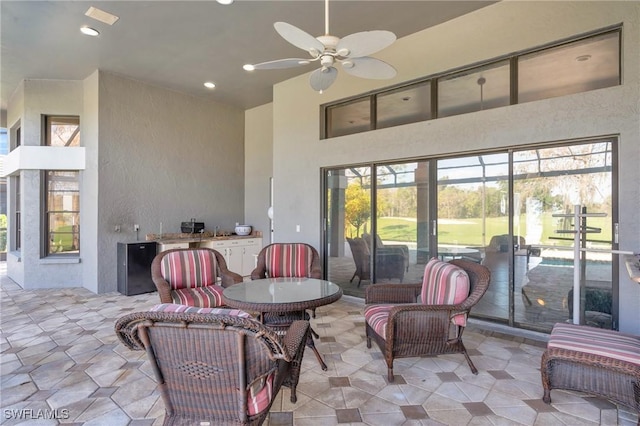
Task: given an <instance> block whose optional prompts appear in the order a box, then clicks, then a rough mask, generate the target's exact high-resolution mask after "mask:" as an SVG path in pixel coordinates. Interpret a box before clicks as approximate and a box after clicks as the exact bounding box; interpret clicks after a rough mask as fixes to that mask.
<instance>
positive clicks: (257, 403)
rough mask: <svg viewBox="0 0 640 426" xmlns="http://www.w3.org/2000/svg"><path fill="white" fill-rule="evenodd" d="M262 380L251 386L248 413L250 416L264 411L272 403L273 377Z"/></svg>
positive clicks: (248, 394)
mask: <svg viewBox="0 0 640 426" xmlns="http://www.w3.org/2000/svg"><path fill="white" fill-rule="evenodd" d="M274 374H275V373H271V374H269V375H268V376H267V377H266V378H264V377H263V378H261V379H259V380H258V381H256V382H254V383H253V384H252V385H251V386H249V392H247V411H248V412H249V415H250V416H253V415H254V414H258V413H260V412H262V411H264V410H265V409H266V408H267V407H268V406H269V403H270V402H271V397H272V396H273V375H274Z"/></svg>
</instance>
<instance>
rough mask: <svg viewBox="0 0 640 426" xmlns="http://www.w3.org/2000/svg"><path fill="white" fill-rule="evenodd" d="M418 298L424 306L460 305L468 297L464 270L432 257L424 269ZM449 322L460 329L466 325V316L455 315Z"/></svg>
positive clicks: (467, 280) (467, 284) (467, 285)
mask: <svg viewBox="0 0 640 426" xmlns="http://www.w3.org/2000/svg"><path fill="white" fill-rule="evenodd" d="M420 297H421V299H422V303H424V304H425V305H455V304H458V303H462V302H463V301H464V300H465V299H466V298H467V297H469V275H467V272H466V271H465V270H464V269H462V268H460V267H458V266H456V265H452V264H450V263H448V262H443V261H441V260H439V259H437V258H435V257H434V258H432V259H431V260H429V262H427V265H426V266H425V268H424V278H423V279H422V292H421V293H420ZM451 320H452V321H453V323H454V324H456V325H459V326H462V327H464V326H466V325H467V315H466V314H460V315H456V316H454V317H453V318H452V319H451Z"/></svg>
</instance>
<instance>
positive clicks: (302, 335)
mask: <svg viewBox="0 0 640 426" xmlns="http://www.w3.org/2000/svg"><path fill="white" fill-rule="evenodd" d="M308 334H309V321H303V320H298V321H294V322H293V323H291V326H290V327H289V329H288V330H287V333H286V334H285V335H284V337H283V338H282V343H283V345H284V347H285V348H286V351H287V353H286V360H287V361H291V360H293V359H296V358H297V356H296V355H297V354H298V353H299V352H301V351H302V352H303V351H304V347H305V346H304V345H305V343H306V342H307V337H308Z"/></svg>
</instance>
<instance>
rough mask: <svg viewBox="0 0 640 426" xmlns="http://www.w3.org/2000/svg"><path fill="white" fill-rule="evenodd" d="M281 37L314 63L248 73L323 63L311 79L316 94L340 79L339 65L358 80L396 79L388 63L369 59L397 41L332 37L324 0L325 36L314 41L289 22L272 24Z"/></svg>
mask: <svg viewBox="0 0 640 426" xmlns="http://www.w3.org/2000/svg"><path fill="white" fill-rule="evenodd" d="M273 27H274V28H275V30H276V31H277V32H278V34H280V36H281V37H282V38H283V39H285V40H286V41H288V42H289V43H291V44H292V45H294V46H296V47H297V48H299V49H302V50H305V51H306V52H308V53H309V55H311V59H301V58H288V59H277V60H274V61H267V62H261V63H258V64H246V65H244V66H243V68H244V69H245V70H246V71H253V70H268V69H284V68H293V67H298V66H303V65H308V64H310V63H311V62H320V68H318V69H317V70H315V71H313V72H312V73H311V75H310V76H309V83H310V85H311V87H312V88H313V90H316V91H318V92H321V93H322V91H324V90H326V89H328V88H329V87H330V86H331V85H332V84H333V82H334V81H335V80H336V78H337V76H338V70H337V69H336V67H335V65H336V63H339V64H340V65H341V66H342V69H343V70H344V71H345V72H347V73H348V74H351V75H353V76H355V77H360V78H369V79H389V78H393V77H395V75H396V69H395V68H394V67H393V66H391V65H389V64H388V63H386V62H384V61H382V60H380V59H376V58H372V57H370V56H369V55H371V54H373V53H376V52H378V51H380V50H382V49H384V48H385V47H388V46H390V45H391V44H393V42H394V41H395V40H396V36H395V34H394V33H392V32H391V31H384V30H375V31H363V32H358V33H354V34H350V35H348V36H346V37H343V38H339V37H336V36H333V35H331V34H329V0H325V34H324V35H321V36H319V37H313V36H312V35H311V34H309V33H307V32H305V31H303V30H301V29H300V28H298V27H295V26H293V25H291V24H287V23H286V22H276V23H274V24H273Z"/></svg>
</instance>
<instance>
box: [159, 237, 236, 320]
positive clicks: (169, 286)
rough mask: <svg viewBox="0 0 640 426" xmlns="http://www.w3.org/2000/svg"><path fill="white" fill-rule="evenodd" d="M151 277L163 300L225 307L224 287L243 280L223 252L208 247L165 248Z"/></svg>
mask: <svg viewBox="0 0 640 426" xmlns="http://www.w3.org/2000/svg"><path fill="white" fill-rule="evenodd" d="M151 278H152V279H153V282H154V284H155V285H156V288H157V289H158V295H159V296H160V302H161V303H177V304H180V305H187V306H197V307H201V308H214V307H216V306H222V291H223V290H224V288H225V287H228V286H230V285H233V284H235V283H239V282H242V276H240V275H239V274H236V273H235V272H231V271H229V270H228V269H227V263H226V262H225V260H224V257H223V256H222V254H220V253H219V252H217V251H216V250H213V249H209V248H197V249H191V248H188V249H173V250H166V251H163V252H162V253H160V254H158V255H157V256H156V257H155V258H154V259H153V262H152V263H151Z"/></svg>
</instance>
